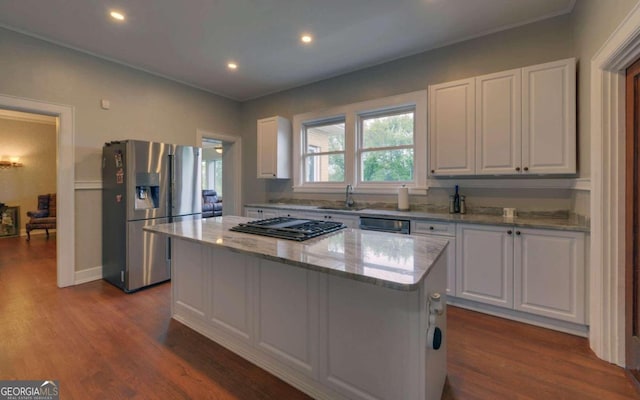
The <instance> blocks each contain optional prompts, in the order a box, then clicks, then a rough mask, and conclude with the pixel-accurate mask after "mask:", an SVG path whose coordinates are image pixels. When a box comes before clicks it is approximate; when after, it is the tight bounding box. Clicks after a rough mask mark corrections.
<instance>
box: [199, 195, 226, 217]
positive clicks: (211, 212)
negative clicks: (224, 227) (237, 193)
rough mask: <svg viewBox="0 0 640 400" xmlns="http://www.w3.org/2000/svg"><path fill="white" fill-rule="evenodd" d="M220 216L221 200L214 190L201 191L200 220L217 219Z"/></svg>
mask: <svg viewBox="0 0 640 400" xmlns="http://www.w3.org/2000/svg"><path fill="white" fill-rule="evenodd" d="M221 215H222V199H220V198H218V193H217V192H216V191H215V190H203V191H202V218H209V217H219V216H221Z"/></svg>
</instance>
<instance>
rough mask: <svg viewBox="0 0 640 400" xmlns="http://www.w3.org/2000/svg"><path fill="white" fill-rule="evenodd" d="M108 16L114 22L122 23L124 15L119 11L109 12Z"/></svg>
mask: <svg viewBox="0 0 640 400" xmlns="http://www.w3.org/2000/svg"><path fill="white" fill-rule="evenodd" d="M109 15H111V18H113V19H115V20H118V21H124V14H123V13H121V12H119V11H111V12H110V13H109Z"/></svg>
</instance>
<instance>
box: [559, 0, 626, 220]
mask: <svg viewBox="0 0 640 400" xmlns="http://www.w3.org/2000/svg"><path fill="white" fill-rule="evenodd" d="M637 3H638V2H637V0H607V1H603V0H578V1H577V2H576V6H575V9H574V11H573V13H572V15H571V16H572V20H571V25H572V26H573V30H574V37H575V53H576V56H577V57H579V58H580V63H579V64H578V129H579V132H580V135H579V140H578V146H579V153H578V154H579V158H578V165H579V167H580V176H582V177H589V176H590V171H591V168H592V166H591V163H590V160H591V148H590V147H591V140H590V132H591V124H590V117H591V115H590V109H591V97H590V90H591V85H590V79H591V77H590V74H591V64H590V63H591V60H592V59H593V57H594V56H595V55H596V54H597V52H598V50H599V49H600V48H601V47H602V45H603V44H604V43H605V41H606V40H607V39H608V38H609V36H611V34H612V33H613V32H614V30H615V29H616V28H617V27H618V25H620V23H621V22H622V20H623V19H624V18H625V17H626V16H627V14H629V12H630V11H631V9H632V8H633V7H634V6H635V5H636V4H637ZM573 202H574V205H573V207H574V209H575V210H576V211H578V212H579V213H581V214H587V213H588V210H589V193H588V192H578V193H576V194H575V196H574V200H573Z"/></svg>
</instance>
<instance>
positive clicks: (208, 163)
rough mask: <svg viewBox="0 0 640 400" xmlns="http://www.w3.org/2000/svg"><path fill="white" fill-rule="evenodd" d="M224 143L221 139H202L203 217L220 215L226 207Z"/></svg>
mask: <svg viewBox="0 0 640 400" xmlns="http://www.w3.org/2000/svg"><path fill="white" fill-rule="evenodd" d="M223 157H224V143H223V142H222V141H221V140H215V139H207V138H205V139H203V140H202V198H203V204H202V217H203V218H209V217H220V216H222V213H223V210H224V207H223V201H222V197H223V196H224V184H223V179H222V177H223V176H224V175H223V169H224V163H223Z"/></svg>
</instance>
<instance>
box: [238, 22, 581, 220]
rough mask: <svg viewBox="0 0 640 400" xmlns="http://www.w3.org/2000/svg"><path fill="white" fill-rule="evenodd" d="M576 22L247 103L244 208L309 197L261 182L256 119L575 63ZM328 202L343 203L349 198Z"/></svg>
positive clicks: (512, 200)
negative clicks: (563, 61)
mask: <svg viewBox="0 0 640 400" xmlns="http://www.w3.org/2000/svg"><path fill="white" fill-rule="evenodd" d="M571 22H572V19H571V17H570V16H568V15H567V16H561V17H557V18H553V19H549V20H545V21H541V22H537V23H533V24H529V25H525V26H522V27H518V28H515V29H511V30H508V31H504V32H498V33H495V34H492V35H488V36H484V37H481V38H478V39H473V40H469V41H466V42H462V43H458V44H454V45H451V46H447V47H443V48H440V49H435V50H432V51H428V52H425V53H421V54H418V55H415V56H411V57H407V58H403V59H400V60H396V61H393V62H389V63H386V64H382V65H379V66H375V67H372V68H368V69H365V70H361V71H357V72H353V73H350V74H346V75H342V76H339V77H336V78H332V79H328V80H325V81H321V82H317V83H314V84H311V85H307V86H304V87H300V88H296V89H292V90H288V91H285V92H281V93H277V94H273V95H270V96H266V97H263V98H259V99H256V100H253V101H247V102H244V103H243V104H242V106H241V110H242V134H243V137H244V138H245V140H244V143H245V148H244V155H243V159H244V160H246V162H245V170H244V173H243V175H244V182H243V185H244V186H243V189H244V194H245V199H244V200H245V203H256V202H264V201H266V200H269V199H278V198H281V197H296V198H304V197H305V196H304V195H301V194H293V193H292V192H291V185H292V182H291V181H290V180H286V181H278V182H272V181H265V180H259V179H256V161H255V160H256V150H257V149H256V140H255V137H256V119H258V118H263V117H268V116H273V115H281V116H284V117H286V118H289V119H291V118H292V117H293V115H295V114H298V113H302V112H308V111H313V110H320V109H323V108H328V107H331V106H336V105H341V104H348V103H353V102H358V101H364V100H370V99H375V98H380V97H385V96H390V95H394V94H400V93H406V92H411V91H415V90H420V89H426V88H427V86H428V85H429V84H433V83H438V82H446V81H450V80H455V79H461V78H466V77H470V76H474V75H480V74H485V73H491V72H498V71H502V70H506V69H511V68H518V67H523V66H526V65H531V64H538V63H543V62H547V61H553V60H558V59H562V58H568V57H573V56H575V55H576V54H575V50H574V48H575V45H574V42H573V29H572V26H571ZM466 194H470V195H471V196H470V197H468V198H467V199H468V203H469V204H470V205H476V206H480V205H498V206H506V205H509V206H514V207H518V208H531V207H533V206H534V205H535V206H536V207H544V208H545V209H567V208H569V207H570V206H571V194H570V193H569V192H568V191H566V190H563V191H549V190H544V191H535V190H534V191H525V192H523V193H522V194H520V195H518V194H516V193H511V194H509V193H506V194H505V193H504V192H500V193H496V192H495V191H491V190H480V189H476V190H473V191H468V192H467V193H466ZM446 195H447V190H443V189H431V190H430V192H429V195H428V201H429V202H430V203H431V202H436V203H439V202H443V201H445V199H446ZM313 197H314V198H318V197H319V196H318V195H315V196H313ZM322 197H323V198H327V199H339V198H341V197H343V196H338V195H335V196H331V195H325V196H322ZM376 200H378V201H390V202H393V201H395V197H394V196H386V197H385V196H377V197H376ZM411 201H412V202H418V201H419V202H426V201H427V199H426V198H425V197H424V196H422V197H421V198H420V197H414V198H412V199H411Z"/></svg>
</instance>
